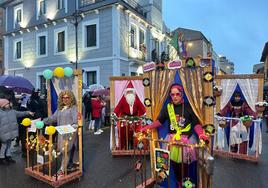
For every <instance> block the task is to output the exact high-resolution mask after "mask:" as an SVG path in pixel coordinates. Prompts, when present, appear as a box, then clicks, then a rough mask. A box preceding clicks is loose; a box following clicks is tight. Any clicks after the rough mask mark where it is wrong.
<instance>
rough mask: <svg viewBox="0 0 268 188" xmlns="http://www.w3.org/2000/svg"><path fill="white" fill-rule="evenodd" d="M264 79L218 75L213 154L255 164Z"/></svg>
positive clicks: (259, 146)
mask: <svg viewBox="0 0 268 188" xmlns="http://www.w3.org/2000/svg"><path fill="white" fill-rule="evenodd" d="M263 79H264V78H263V75H256V74H245V75H243V74H242V75H217V76H216V78H215V81H216V85H215V87H214V95H215V97H216V112H217V113H216V114H215V128H216V132H217V134H216V135H215V137H214V146H213V150H214V154H215V155H218V156H225V157H230V158H237V159H243V160H249V161H253V162H258V161H259V157H260V154H261V149H262V133H261V122H262V121H261V117H262V114H263V111H264V110H265V107H266V106H267V103H266V102H264V101H263Z"/></svg>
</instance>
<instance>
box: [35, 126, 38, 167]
mask: <svg viewBox="0 0 268 188" xmlns="http://www.w3.org/2000/svg"><path fill="white" fill-rule="evenodd" d="M35 149H36V158H38V155H39V135H38V129H36V148H35ZM36 164H37V166H36V170H37V172H39V165H38V161H37V163H36Z"/></svg>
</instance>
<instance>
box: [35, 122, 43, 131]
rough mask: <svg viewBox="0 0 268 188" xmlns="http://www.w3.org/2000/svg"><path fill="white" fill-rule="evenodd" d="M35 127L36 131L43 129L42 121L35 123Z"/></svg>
mask: <svg viewBox="0 0 268 188" xmlns="http://www.w3.org/2000/svg"><path fill="white" fill-rule="evenodd" d="M35 126H36V128H37V129H42V128H43V127H44V122H43V121H37V122H36V123H35Z"/></svg>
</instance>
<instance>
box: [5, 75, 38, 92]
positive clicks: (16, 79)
mask: <svg viewBox="0 0 268 188" xmlns="http://www.w3.org/2000/svg"><path fill="white" fill-rule="evenodd" d="M0 86H5V87H7V88H11V89H12V90H14V91H15V92H17V93H31V92H32V90H33V89H34V86H33V85H32V83H31V82H30V81H29V80H27V79H25V78H23V77H21V76H10V75H3V76H0Z"/></svg>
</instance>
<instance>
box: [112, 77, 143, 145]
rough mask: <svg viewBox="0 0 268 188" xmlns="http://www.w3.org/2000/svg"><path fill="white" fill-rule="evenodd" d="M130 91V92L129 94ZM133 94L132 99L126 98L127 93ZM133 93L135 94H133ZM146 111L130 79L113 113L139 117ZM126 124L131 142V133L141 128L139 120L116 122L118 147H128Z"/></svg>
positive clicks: (121, 116)
mask: <svg viewBox="0 0 268 188" xmlns="http://www.w3.org/2000/svg"><path fill="white" fill-rule="evenodd" d="M129 93H130V94H129ZM131 94H132V95H133V98H132V101H131V102H130V101H129V100H127V98H128V95H131ZM134 95H135V96H134ZM145 112H146V109H145V106H144V105H143V103H142V102H141V101H140V99H139V97H138V96H137V95H136V94H135V89H134V88H133V85H132V82H131V81H130V82H129V84H128V85H127V88H126V89H125V93H124V95H123V96H122V98H121V99H120V101H119V103H118V105H117V106H116V107H115V109H114V113H115V114H116V116H117V117H119V118H124V117H125V116H135V117H141V116H142V115H144V114H145ZM126 125H127V126H128V141H129V143H130V145H131V144H133V143H134V139H133V133H134V132H138V131H139V130H140V129H141V121H138V122H130V121H121V122H118V124H117V127H118V137H119V138H118V139H119V145H118V147H119V149H128V148H127V147H126V146H127V138H126Z"/></svg>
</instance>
